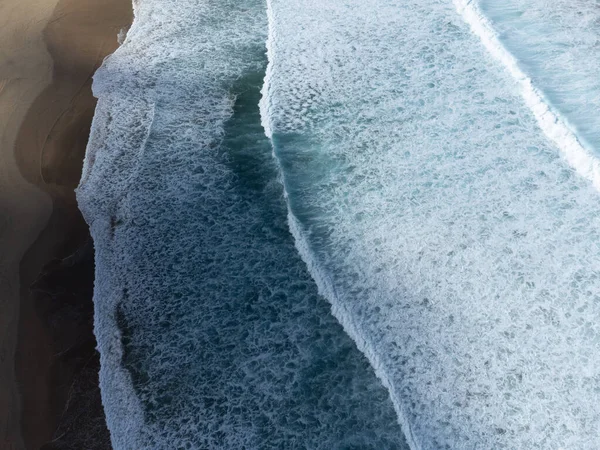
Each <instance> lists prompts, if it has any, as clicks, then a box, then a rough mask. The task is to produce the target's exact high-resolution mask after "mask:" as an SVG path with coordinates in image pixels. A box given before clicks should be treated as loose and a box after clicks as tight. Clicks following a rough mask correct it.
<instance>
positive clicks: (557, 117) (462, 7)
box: [454, 0, 600, 190]
mask: <svg viewBox="0 0 600 450" xmlns="http://www.w3.org/2000/svg"><path fill="white" fill-rule="evenodd" d="M454 4H455V5H456V9H457V10H458V12H459V13H460V14H461V15H462V16H463V17H464V19H465V21H466V22H467V23H468V24H469V26H470V27H471V30H472V31H473V33H475V34H476V35H477V36H478V37H479V38H480V39H481V42H482V43H483V44H484V45H485V47H486V48H487V49H488V51H489V52H490V54H491V55H493V56H494V57H495V58H496V59H498V61H500V62H501V63H502V64H504V66H505V67H506V68H507V69H508V71H509V73H510V74H511V75H512V76H513V77H514V79H515V80H516V81H517V82H518V83H519V85H520V87H521V90H522V95H523V98H524V99H525V103H526V104H527V106H528V107H529V108H530V109H531V110H532V111H533V114H534V116H535V118H536V119H537V121H538V124H539V126H540V128H541V129H542V130H543V131H544V133H545V134H546V135H547V136H548V138H550V139H551V140H552V141H553V142H554V143H555V144H556V146H557V147H558V148H559V149H560V151H561V153H562V154H563V156H564V157H565V159H566V160H567V161H568V163H569V164H570V165H571V166H572V167H573V168H574V169H575V170H576V171H577V172H578V173H579V174H580V175H581V176H583V177H584V178H586V179H587V180H589V181H591V182H592V183H593V184H594V186H595V187H596V189H598V190H600V160H599V157H598V153H596V152H595V151H594V147H593V146H592V145H591V144H590V143H589V142H587V140H586V139H585V137H583V136H578V135H577V133H576V129H575V127H574V126H573V125H572V124H570V123H569V120H568V117H566V116H564V115H562V114H561V113H560V112H559V110H558V109H557V108H556V107H555V106H554V105H553V104H552V102H551V101H550V100H549V99H548V98H547V97H546V95H545V94H544V92H543V91H541V90H540V89H539V88H538V87H536V86H535V84H534V82H533V81H532V79H531V78H530V77H529V76H528V75H527V74H526V73H525V72H524V71H523V70H522V69H521V67H520V66H519V63H518V61H517V59H516V58H515V57H514V56H513V55H512V54H511V53H510V52H509V51H508V50H507V49H506V47H505V46H504V45H503V44H502V42H501V40H500V38H499V37H498V34H497V32H496V30H495V29H494V27H493V26H492V24H491V23H490V21H489V19H488V18H487V17H486V16H485V14H483V12H482V11H481V8H480V7H479V4H478V2H477V0H454ZM543 8H546V9H548V8H552V7H551V6H548V5H547V4H544V5H543ZM539 25H540V26H544V25H543V23H542V24H539ZM573 31H575V32H578V30H577V31H576V30H573ZM523 45H527V44H526V43H523ZM588 57H591V58H593V57H594V55H589V56H588ZM572 82H576V81H575V80H572Z"/></svg>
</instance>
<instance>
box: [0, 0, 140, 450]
mask: <svg viewBox="0 0 600 450" xmlns="http://www.w3.org/2000/svg"><path fill="white" fill-rule="evenodd" d="M130 22H131V2H130V1H129V0H60V1H59V0H3V1H2V2H0V311H1V314H0V448H2V449H4V448H7V449H9V448H35V449H37V448H39V447H40V445H42V444H44V443H45V442H47V441H49V440H50V439H52V435H53V433H54V430H55V429H56V426H57V423H58V420H59V418H60V414H61V411H62V409H63V408H64V403H65V401H66V394H65V392H64V391H65V386H67V387H68V385H69V384H70V380H69V379H64V380H61V379H60V377H57V375H56V372H57V371H56V370H54V369H55V368H54V365H55V361H54V355H55V354H56V353H57V349H56V348H55V346H54V343H53V342H52V341H51V337H50V335H49V333H48V332H47V330H46V329H45V327H44V320H43V317H39V314H38V313H37V312H36V309H35V306H34V301H33V296H32V295H31V294H30V292H29V289H28V287H29V285H30V284H31V283H32V282H33V281H34V280H35V279H36V278H37V276H38V274H39V273H40V271H41V270H42V268H43V267H44V266H45V265H46V264H47V263H48V262H49V261H51V260H52V259H54V258H62V257H64V256H66V254H68V253H69V252H72V251H73V250H74V249H75V248H76V247H77V246H78V245H80V244H81V242H82V241H84V240H85V239H86V233H87V230H86V228H85V226H84V224H83V221H82V219H81V216H80V214H79V212H78V210H77V207H76V203H75V197H74V193H73V189H74V187H75V186H76V185H77V183H78V180H79V176H80V173H81V165H82V159H83V156H84V153H85V145H86V143H87V137H88V134H89V127H90V123H91V119H92V117H93V111H94V107H95V99H94V98H93V97H92V94H91V76H92V75H93V73H94V71H95V69H96V68H97V67H98V65H99V64H100V63H101V62H102V60H103V58H104V57H105V56H106V55H107V54H110V53H111V52H113V51H114V50H115V49H116V47H117V45H118V44H117V33H118V32H119V31H120V30H121V29H122V28H124V27H127V26H128V25H129V23H130ZM34 242H35V243H34ZM32 244H33V246H32ZM17 336H18V339H17ZM58 351H60V349H58ZM15 358H16V359H15ZM15 361H16V373H17V380H18V381H15ZM53 370H54V372H52V371H53ZM17 388H18V389H17ZM55 390H56V391H57V392H58V393H57V392H54V391H55ZM21 418H22V420H21Z"/></svg>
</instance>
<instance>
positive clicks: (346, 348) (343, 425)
mask: <svg viewBox="0 0 600 450" xmlns="http://www.w3.org/2000/svg"><path fill="white" fill-rule="evenodd" d="M135 14H136V19H135V23H134V25H133V27H132V28H131V30H130V31H129V34H128V36H127V38H126V41H125V42H124V44H123V46H122V47H121V48H120V49H119V50H118V51H117V52H116V53H115V54H114V55H112V56H111V57H110V58H109V59H108V60H106V61H105V63H104V65H103V66H102V68H101V69H100V70H99V72H98V73H97V74H96V75H95V78H94V92H95V94H96V95H97V96H98V97H99V104H98V109H97V112H96V116H95V119H94V124H93V131H92V135H91V139H90V144H89V147H88V154H87V158H86V161H85V168H84V174H83V178H82V182H81V185H80V187H79V188H78V199H79V202H80V205H81V208H82V210H83V212H84V213H85V217H86V219H87V221H88V222H89V223H90V225H91V230H92V234H93V238H94V242H95V247H96V255H97V261H96V264H97V269H96V289H95V296H94V301H95V306H96V316H95V332H96V335H97V338H98V345H99V350H100V353H101V363H102V369H101V373H100V379H101V388H102V399H103V404H104V406H105V410H106V416H107V422H108V426H109V429H110V431H111V436H112V441H113V445H114V447H115V448H116V449H141V448H151V449H175V448H177V449H179V448H197V449H209V448H214V449H216V448H219V449H241V448H257V449H258V448H286V449H287V448H289V449H302V448H310V449H313V448H322V449H332V448H340V449H365V448H372V449H405V448H407V447H406V443H405V440H404V437H403V434H402V432H401V429H400V426H399V424H398V421H397V417H396V415H395V412H394V410H393V406H392V403H391V401H390V399H389V396H388V393H387V391H386V390H385V388H384V387H383V386H382V384H381V382H380V381H379V380H378V379H377V378H376V376H375V373H374V371H373V369H372V368H371V367H370V365H369V364H368V361H367V360H366V358H365V357H364V356H363V355H362V354H361V353H360V352H359V350H358V349H357V348H356V346H355V345H354V343H353V342H352V340H351V339H350V338H349V337H348V336H347V335H346V334H345V333H344V331H343V329H342V327H341V326H340V325H339V324H338V322H337V321H336V320H335V318H334V317H333V316H332V315H331V312H330V305H329V304H328V302H327V301H326V300H325V299H324V298H322V297H320V296H319V295H318V294H317V288H316V285H315V283H314V282H313V280H312V279H311V278H310V276H309V274H308V272H307V270H306V267H305V265H304V263H303V262H302V260H301V259H300V256H299V255H298V253H297V251H296V249H295V247H294V242H293V238H292V236H291V235H290V233H289V229H288V225H287V222H286V216H287V210H286V206H285V202H284V199H283V190H282V184H281V182H280V181H279V178H278V177H279V174H278V170H277V167H276V164H275V160H274V159H273V157H272V147H271V144H270V142H269V140H268V139H267V137H266V136H265V134H264V130H263V129H262V126H261V121H260V114H259V108H258V104H259V100H260V89H261V86H262V84H263V79H264V75H265V68H266V63H267V60H266V55H265V53H266V48H265V42H266V39H267V16H266V8H265V5H264V4H263V3H262V2H260V1H246V2H236V1H223V0H219V1H208V0H186V1H181V0H180V1H164V0H160V1H158V0H156V1H153V0H145V1H143V2H140V3H138V4H136V10H135Z"/></svg>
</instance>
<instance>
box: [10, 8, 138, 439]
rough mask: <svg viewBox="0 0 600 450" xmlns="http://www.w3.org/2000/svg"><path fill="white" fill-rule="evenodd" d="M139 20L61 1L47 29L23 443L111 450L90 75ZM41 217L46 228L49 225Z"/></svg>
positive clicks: (32, 132)
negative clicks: (90, 179)
mask: <svg viewBox="0 0 600 450" xmlns="http://www.w3.org/2000/svg"><path fill="white" fill-rule="evenodd" d="M131 19H132V11H131V1H130V0H60V1H59V2H58V4H57V5H56V7H55V8H54V10H53V12H52V14H51V16H50V18H49V20H48V21H47V25H46V26H45V28H44V30H43V38H44V42H45V44H46V46H47V50H48V52H49V54H50V56H51V58H52V61H53V62H54V67H53V71H52V81H51V83H50V84H49V85H48V86H47V87H46V88H45V89H44V90H43V91H42V92H41V93H40V94H39V95H38V96H37V98H35V101H33V104H31V106H30V107H29V109H28V110H27V113H26V115H25V117H24V119H23V120H22V122H21V126H20V128H19V132H18V135H17V138H16V141H15V144H14V157H15V160H16V163H17V166H18V168H19V170H20V173H21V175H22V176H23V177H24V178H25V179H26V180H27V181H29V182H30V183H31V184H33V185H34V186H37V188H38V189H40V190H42V191H43V192H45V193H46V194H48V195H49V196H50V198H51V199H52V213H51V216H50V218H49V220H48V219H47V217H41V215H40V217H39V218H38V220H44V223H46V221H47V223H46V226H45V228H44V229H43V231H42V232H41V234H39V236H38V238H37V240H35V242H34V244H33V245H32V246H31V247H30V248H29V250H28V251H27V252H26V254H25V256H24V257H23V259H22V260H21V262H20V266H19V269H20V299H21V303H20V313H19V320H18V340H17V346H16V354H15V369H16V377H17V384H18V386H19V393H20V418H21V427H20V429H21V436H22V440H23V443H24V445H25V447H26V448H29V449H38V448H40V447H42V446H43V445H44V444H46V443H48V442H50V441H54V443H53V444H51V445H47V446H46V447H44V448H48V449H49V448H73V449H75V448H89V449H91V448H106V447H107V446H109V443H108V433H107V431H106V425H105V423H104V417H103V412H102V409H101V407H100V404H99V392H98V387H97V370H98V358H97V353H96V352H95V340H94V338H93V334H92V314H93V312H92V311H93V307H92V303H91V293H92V282H93V249H92V248H91V245H90V243H89V233H88V230H87V226H86V224H85V222H84V221H83V219H82V217H81V214H80V213H79V210H78V209H77V205H76V201H75V195H74V191H73V190H74V188H75V187H76V186H77V184H78V182H79V178H80V174H81V167H82V162H83V157H84V155H85V146H86V143H87V138H88V135H89V129H90V124H91V120H92V117H93V113H94V108H95V104H96V100H95V99H94V98H93V96H92V92H91V76H92V75H93V73H94V72H95V70H96V69H97V67H98V66H99V65H100V64H101V63H102V60H103V58H104V57H105V56H106V55H108V54H110V53H112V52H113V51H114V50H115V49H116V48H117V46H118V43H117V33H118V32H119V31H120V30H121V29H123V28H126V27H127V26H128V25H129V24H130V22H131ZM44 223H42V224H41V225H42V226H43V224H44Z"/></svg>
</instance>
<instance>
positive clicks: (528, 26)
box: [479, 0, 600, 159]
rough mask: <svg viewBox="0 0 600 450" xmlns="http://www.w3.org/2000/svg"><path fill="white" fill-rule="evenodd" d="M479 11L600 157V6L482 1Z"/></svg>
mask: <svg viewBox="0 0 600 450" xmlns="http://www.w3.org/2000/svg"><path fill="white" fill-rule="evenodd" d="M479 7H480V11H481V12H482V13H483V14H484V15H485V16H486V17H487V18H489V21H490V24H491V25H492V27H493V28H494V30H495V31H496V33H497V35H498V38H499V41H500V42H501V43H502V44H503V45H504V47H505V48H506V49H507V50H508V51H510V53H511V54H512V55H514V58H515V60H516V62H517V64H518V65H519V66H520V67H521V70H522V71H523V73H524V74H526V75H527V76H528V77H529V78H530V80H531V83H532V85H533V86H535V87H536V88H537V89H538V91H539V92H540V93H541V94H542V95H543V96H544V97H545V99H546V100H547V102H548V104H549V105H550V106H551V108H552V109H554V111H555V112H556V113H557V115H560V117H561V120H563V121H564V122H565V123H566V124H567V125H568V127H569V129H570V130H571V131H572V132H573V133H574V134H576V136H577V138H578V140H579V141H580V142H581V144H582V145H583V146H584V147H586V148H587V149H589V151H590V153H591V154H592V155H593V156H594V157H595V158H596V159H598V158H600V116H599V115H598V110H599V109H600V77H599V76H598V72H599V70H600V3H599V2H598V1H583V0H578V1H564V0H558V1H553V2H552V4H551V5H548V3H547V2H543V1H539V0H528V1H524V0H509V1H504V2H498V1H491V0H480V1H479Z"/></svg>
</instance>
